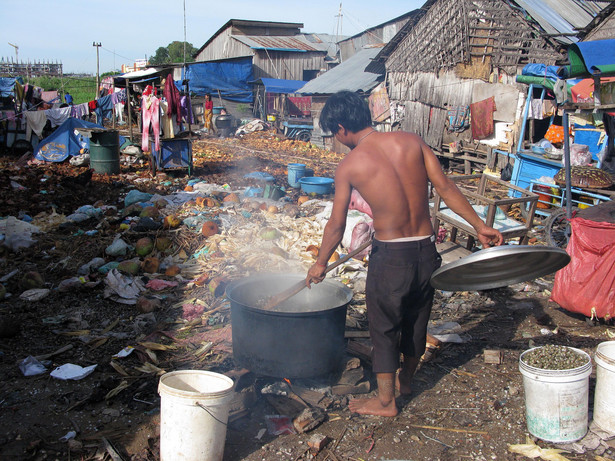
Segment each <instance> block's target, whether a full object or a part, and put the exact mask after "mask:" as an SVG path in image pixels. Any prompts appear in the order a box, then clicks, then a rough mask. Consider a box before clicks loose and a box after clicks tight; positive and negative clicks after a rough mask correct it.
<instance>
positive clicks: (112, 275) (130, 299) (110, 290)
mask: <svg viewBox="0 0 615 461" xmlns="http://www.w3.org/2000/svg"><path fill="white" fill-rule="evenodd" d="M105 285H106V286H105V293H104V297H105V298H111V299H112V300H114V301H116V302H118V303H122V304H136V303H137V299H138V298H139V294H140V293H141V292H142V291H144V290H145V287H144V286H143V284H142V283H141V282H140V281H139V280H138V279H136V278H134V279H133V278H131V277H128V276H126V275H123V274H121V273H120V272H119V271H118V270H117V269H111V270H110V271H109V273H108V274H107V277H105Z"/></svg>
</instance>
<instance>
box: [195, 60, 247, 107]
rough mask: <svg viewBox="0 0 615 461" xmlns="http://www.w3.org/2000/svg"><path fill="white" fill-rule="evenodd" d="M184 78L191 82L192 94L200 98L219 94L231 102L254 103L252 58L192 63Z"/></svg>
mask: <svg viewBox="0 0 615 461" xmlns="http://www.w3.org/2000/svg"><path fill="white" fill-rule="evenodd" d="M184 78H186V79H188V80H189V82H190V92H193V93H195V94H197V95H199V96H203V95H205V94H207V93H210V94H212V95H217V94H218V92H219V93H220V96H221V97H222V98H223V99H228V100H230V101H237V102H246V103H252V101H253V95H252V88H251V87H250V85H249V84H248V82H250V81H252V80H254V77H253V74H252V58H240V59H233V60H229V61H220V62H199V63H190V64H189V65H188V66H187V69H186V75H185V77H184Z"/></svg>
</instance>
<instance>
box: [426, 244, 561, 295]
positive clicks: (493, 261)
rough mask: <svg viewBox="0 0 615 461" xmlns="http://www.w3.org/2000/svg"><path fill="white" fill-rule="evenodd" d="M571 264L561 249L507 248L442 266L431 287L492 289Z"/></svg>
mask: <svg viewBox="0 0 615 461" xmlns="http://www.w3.org/2000/svg"><path fill="white" fill-rule="evenodd" d="M569 262H570V256H569V255H568V253H566V251H564V250H562V249H561V248H557V247H547V246H535V245H503V246H498V247H491V248H486V249H484V250H480V251H477V252H476V253H473V254H471V255H469V256H466V257H464V258H461V259H459V260H457V261H454V262H452V263H449V264H446V265H444V266H442V267H440V268H439V269H438V270H436V271H435V272H434V273H433V274H432V276H431V285H432V286H433V287H434V288H437V289H439V290H445V291H476V290H488V289H491V288H500V287H504V286H508V285H512V284H515V283H520V282H526V281H528V280H533V279H536V278H538V277H543V276H545V275H548V274H552V273H553V272H557V271H558V270H560V269H561V268H562V267H564V266H566V264H568V263H569Z"/></svg>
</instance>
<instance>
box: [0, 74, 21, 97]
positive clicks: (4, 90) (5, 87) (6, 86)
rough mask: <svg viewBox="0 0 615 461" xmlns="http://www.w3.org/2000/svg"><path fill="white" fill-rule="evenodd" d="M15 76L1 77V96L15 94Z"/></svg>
mask: <svg viewBox="0 0 615 461" xmlns="http://www.w3.org/2000/svg"><path fill="white" fill-rule="evenodd" d="M15 80H17V79H16V78H14V77H0V96H2V97H3V98H8V97H11V96H13V87H14V86H15Z"/></svg>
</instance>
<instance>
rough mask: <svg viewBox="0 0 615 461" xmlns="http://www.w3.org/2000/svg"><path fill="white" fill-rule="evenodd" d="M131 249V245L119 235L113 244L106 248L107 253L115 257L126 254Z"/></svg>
mask: <svg viewBox="0 0 615 461" xmlns="http://www.w3.org/2000/svg"><path fill="white" fill-rule="evenodd" d="M129 249H130V246H129V245H128V244H127V243H126V242H124V241H123V240H122V239H121V238H120V237H119V236H118V237H117V238H116V239H115V240H114V241H113V243H112V244H111V245H109V246H108V247H107V248H105V253H106V254H108V255H109V256H113V257H116V256H125V255H126V252H127V251H128V250H129Z"/></svg>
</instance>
